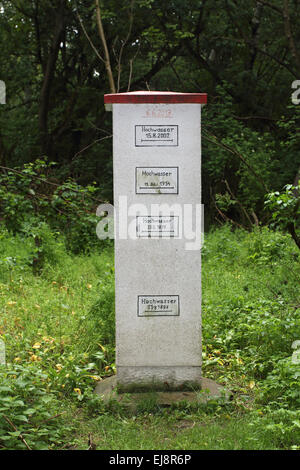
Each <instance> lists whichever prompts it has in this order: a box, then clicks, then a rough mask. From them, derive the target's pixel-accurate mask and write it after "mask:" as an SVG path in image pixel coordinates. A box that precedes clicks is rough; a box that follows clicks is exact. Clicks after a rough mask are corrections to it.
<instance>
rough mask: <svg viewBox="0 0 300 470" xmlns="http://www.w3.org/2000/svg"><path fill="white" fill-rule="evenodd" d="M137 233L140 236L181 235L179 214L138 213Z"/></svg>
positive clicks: (162, 236)
mask: <svg viewBox="0 0 300 470" xmlns="http://www.w3.org/2000/svg"><path fill="white" fill-rule="evenodd" d="M136 234H137V237H139V238H174V237H178V236H179V216H178V215H146V216H143V215H138V216H137V217H136Z"/></svg>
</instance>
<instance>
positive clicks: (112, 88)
mask: <svg viewBox="0 0 300 470" xmlns="http://www.w3.org/2000/svg"><path fill="white" fill-rule="evenodd" d="M95 2H96V18H97V26H98V32H99V36H100V39H101V42H102V45H103V49H104V58H105V68H106V72H107V76H108V81H109V87H110V92H111V93H116V85H115V81H114V76H113V73H112V70H111V65H110V56H109V51H108V47H107V43H106V38H105V33H104V29H103V24H102V18H101V10H100V5H99V0H95Z"/></svg>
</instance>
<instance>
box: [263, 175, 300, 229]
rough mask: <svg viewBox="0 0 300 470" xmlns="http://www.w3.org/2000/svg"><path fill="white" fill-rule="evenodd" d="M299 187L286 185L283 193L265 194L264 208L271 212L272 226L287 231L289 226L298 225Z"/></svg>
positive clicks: (299, 207)
mask: <svg viewBox="0 0 300 470" xmlns="http://www.w3.org/2000/svg"><path fill="white" fill-rule="evenodd" d="M299 191H300V186H293V185H292V184H287V185H286V186H285V187H284V191H282V192H279V191H274V192H272V193H269V194H267V196H266V201H265V206H266V208H267V209H268V210H269V211H270V212H271V217H272V221H273V224H274V225H275V226H279V227H281V228H282V229H284V230H287V228H288V226H289V225H290V224H296V225H298V224H299V217H300V199H299Z"/></svg>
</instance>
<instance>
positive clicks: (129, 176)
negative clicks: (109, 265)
mask: <svg viewBox="0 0 300 470" xmlns="http://www.w3.org/2000/svg"><path fill="white" fill-rule="evenodd" d="M105 103H106V106H107V107H109V108H110V109H112V111H113V167H114V206H115V209H116V221H115V275H116V281H115V282H116V365H117V383H118V387H119V389H120V390H125V391H126V390H139V389H158V390H163V389H166V390H174V389H181V388H190V387H199V386H200V380H201V252H200V245H199V240H200V231H201V227H200V221H199V210H200V204H201V105H203V104H205V103H206V94H201V93H171V92H132V93H121V94H112V95H105ZM196 212H197V217H198V219H197V220H196ZM196 224H197V226H196ZM195 231H196V235H195ZM195 238H197V240H198V241H197V240H196V239H195Z"/></svg>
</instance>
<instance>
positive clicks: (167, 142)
mask: <svg viewBox="0 0 300 470" xmlns="http://www.w3.org/2000/svg"><path fill="white" fill-rule="evenodd" d="M135 146H136V147H177V146H178V126H177V125H163V124H161V125H153V126H151V125H144V126H143V125H137V126H135Z"/></svg>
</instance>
